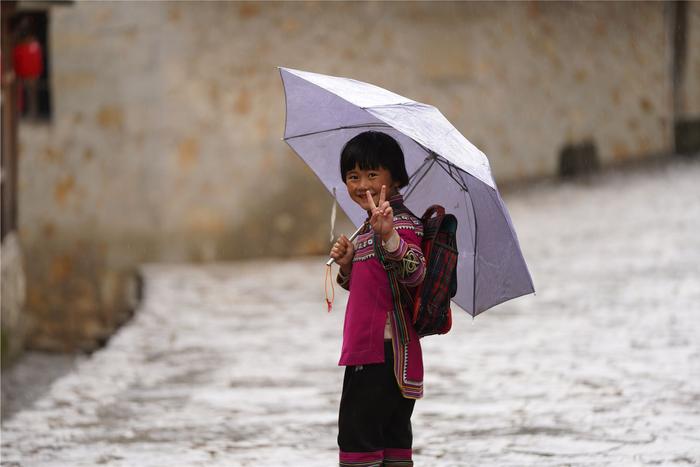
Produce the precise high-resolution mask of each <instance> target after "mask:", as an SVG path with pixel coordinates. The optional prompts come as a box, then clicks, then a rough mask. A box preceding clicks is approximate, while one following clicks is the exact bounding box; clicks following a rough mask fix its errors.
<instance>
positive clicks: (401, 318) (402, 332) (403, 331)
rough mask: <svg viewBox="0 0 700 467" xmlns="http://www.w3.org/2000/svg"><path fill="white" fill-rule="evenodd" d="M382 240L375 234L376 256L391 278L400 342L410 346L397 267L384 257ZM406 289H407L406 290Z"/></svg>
mask: <svg viewBox="0 0 700 467" xmlns="http://www.w3.org/2000/svg"><path fill="white" fill-rule="evenodd" d="M381 242H382V239H381V237H380V236H379V234H377V233H375V234H374V254H375V255H376V257H377V259H379V262H380V263H381V264H382V266H384V270H385V271H386V272H387V276H388V277H389V287H390V288H391V296H392V298H393V302H394V309H393V314H394V322H395V323H396V328H397V330H398V332H399V336H398V337H399V342H400V343H401V344H402V345H406V344H408V342H409V341H410V340H411V338H410V336H409V334H408V323H407V322H406V315H405V313H404V311H403V304H402V300H401V298H402V294H401V290H402V287H401V284H400V283H399V280H398V278H397V276H396V267H397V266H396V265H395V264H393V262H392V261H388V260H386V258H385V257H384V248H382V246H381V245H382V243H381ZM404 289H405V288H404Z"/></svg>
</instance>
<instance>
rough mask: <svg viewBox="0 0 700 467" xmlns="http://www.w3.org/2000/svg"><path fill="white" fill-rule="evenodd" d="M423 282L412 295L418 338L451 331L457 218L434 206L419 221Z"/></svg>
mask: <svg viewBox="0 0 700 467" xmlns="http://www.w3.org/2000/svg"><path fill="white" fill-rule="evenodd" d="M421 221H422V222H423V241H422V243H421V249H422V250H423V256H424V257H425V266H426V269H425V279H424V280H423V282H422V283H421V284H420V285H419V286H418V287H417V288H416V290H415V292H414V293H413V297H412V299H413V326H414V328H415V330H416V332H417V333H418V335H419V336H421V337H423V336H429V335H431V334H445V333H447V332H448V331H449V330H450V328H451V327H452V310H450V299H451V298H452V297H454V296H455V294H456V293H457V258H458V256H459V252H458V251H457V218H456V217H455V216H453V215H452V214H445V208H443V207H442V206H439V205H437V204H435V205H433V206H430V207H429V208H428V209H426V211H425V214H423V217H421Z"/></svg>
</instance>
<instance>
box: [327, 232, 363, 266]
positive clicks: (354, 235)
mask: <svg viewBox="0 0 700 467" xmlns="http://www.w3.org/2000/svg"><path fill="white" fill-rule="evenodd" d="M365 225H366V223H363V224H362V225H361V226H360V227H358V228H357V230H356V231H355V232H353V234H352V235H350V238H348V240H350V241H351V242H352V241H353V240H355V239H356V238H357V236H358V235H360V232H361V231H362V229H364V227H365ZM333 263H335V260H334V259H333V258H330V259H329V260H328V261H326V266H330V265H331V264H333Z"/></svg>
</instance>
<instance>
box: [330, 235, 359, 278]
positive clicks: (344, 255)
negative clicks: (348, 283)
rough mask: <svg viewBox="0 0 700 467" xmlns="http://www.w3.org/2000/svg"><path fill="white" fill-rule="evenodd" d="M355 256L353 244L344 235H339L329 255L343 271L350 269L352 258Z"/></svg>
mask: <svg viewBox="0 0 700 467" xmlns="http://www.w3.org/2000/svg"><path fill="white" fill-rule="evenodd" d="M354 256H355V245H353V244H352V242H351V241H350V240H348V238H347V237H346V236H345V235H341V236H340V238H339V239H338V241H337V242H335V244H334V245H333V248H331V253H330V257H331V258H333V259H334V260H335V262H336V263H337V264H338V266H340V268H341V269H342V270H343V272H345V273H347V272H349V271H350V266H351V265H352V258H353V257H354Z"/></svg>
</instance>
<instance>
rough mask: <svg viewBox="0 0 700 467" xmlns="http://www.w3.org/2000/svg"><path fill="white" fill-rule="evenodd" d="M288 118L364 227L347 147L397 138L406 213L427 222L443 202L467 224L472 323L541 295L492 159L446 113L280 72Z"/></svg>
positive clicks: (463, 284) (307, 156)
mask: <svg viewBox="0 0 700 467" xmlns="http://www.w3.org/2000/svg"><path fill="white" fill-rule="evenodd" d="M279 71H280V75H281V77H282V82H283V85H284V91H285V97H286V105H287V114H286V123H285V130H284V140H285V141H286V142H287V144H289V146H290V147H291V148H292V149H293V150H294V151H295V152H296V153H297V154H298V155H299V156H300V157H301V158H302V159H303V160H304V161H305V162H306V163H307V164H308V165H309V166H310V167H311V169H312V170H313V171H314V173H315V174H316V175H317V176H318V178H319V179H320V180H321V182H322V183H323V184H324V185H325V187H326V188H327V189H328V190H329V191H330V192H331V193H335V195H336V198H337V201H338V205H339V206H340V207H341V208H342V209H343V211H345V213H346V214H347V215H348V217H349V218H350V220H351V221H352V222H353V223H354V224H355V225H356V226H360V225H361V224H362V223H363V221H364V219H365V218H366V212H364V211H363V210H362V208H361V207H359V206H358V205H357V204H355V203H354V202H353V201H352V200H351V199H350V197H349V195H348V193H347V190H346V188H345V184H344V183H343V180H342V179H341V175H340V164H339V158H340V152H341V150H342V148H343V146H344V145H345V143H346V142H347V141H348V140H349V139H351V138H352V137H354V136H355V135H357V134H359V133H362V132H364V131H367V130H375V131H382V132H384V133H387V134H389V135H391V136H392V137H394V138H395V139H396V140H397V141H398V142H399V144H400V145H401V148H402V149H403V152H404V157H405V162H406V170H407V172H408V174H409V177H410V182H409V184H408V186H406V187H404V188H403V189H402V190H401V191H402V194H403V197H404V203H405V205H406V206H407V207H408V208H409V209H410V210H411V211H413V212H414V213H415V214H417V215H418V216H420V215H421V214H422V213H423V212H424V211H425V209H426V208H427V207H428V206H430V205H432V204H440V205H442V206H444V207H445V210H446V211H447V212H449V213H451V214H454V215H455V216H456V217H457V219H458V220H459V228H458V231H457V245H458V249H459V260H458V266H457V283H458V288H457V294H456V295H455V296H454V298H453V301H454V302H455V303H456V304H457V305H458V306H459V307H461V308H462V309H464V310H465V311H467V312H468V313H469V314H471V315H472V316H476V315H478V314H479V313H481V312H483V311H485V310H487V309H489V308H491V307H493V306H495V305H497V304H499V303H502V302H505V301H506V300H510V299H512V298H515V297H519V296H521V295H525V294H529V293H533V292H534V285H533V283H532V278H531V277H530V273H529V271H528V269H527V265H526V264H525V259H524V258H523V255H522V252H521V250H520V245H519V243H518V238H517V236H516V234H515V229H514V228H513V223H512V221H511V219H510V215H509V214H508V210H507V209H506V206H505V204H504V202H503V200H502V199H501V196H500V194H499V193H498V189H497V187H496V183H495V181H494V180H493V177H492V176H491V168H490V166H489V162H488V159H487V158H486V156H485V155H484V153H483V152H481V151H480V150H479V149H478V148H477V147H476V146H474V145H473V144H472V143H470V142H469V141H468V140H467V139H466V138H465V137H464V136H462V134H461V133H459V131H457V129H456V128H455V127H454V126H452V124H451V123H450V122H449V121H448V120H447V119H446V118H445V117H444V116H443V115H442V114H441V113H440V111H439V110H438V109H437V108H435V107H433V106H431V105H427V104H422V103H420V102H416V101H413V100H411V99H408V98H406V97H402V96H400V95H398V94H394V93H393V92H391V91H387V90H386V89H383V88H380V87H378V86H374V85H372V84H369V83H364V82H362V81H357V80H353V79H348V78H339V77H334V76H328V75H322V74H318V73H311V72H307V71H300V70H293V69H290V68H282V67H280V68H279Z"/></svg>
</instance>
